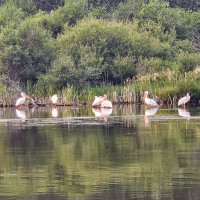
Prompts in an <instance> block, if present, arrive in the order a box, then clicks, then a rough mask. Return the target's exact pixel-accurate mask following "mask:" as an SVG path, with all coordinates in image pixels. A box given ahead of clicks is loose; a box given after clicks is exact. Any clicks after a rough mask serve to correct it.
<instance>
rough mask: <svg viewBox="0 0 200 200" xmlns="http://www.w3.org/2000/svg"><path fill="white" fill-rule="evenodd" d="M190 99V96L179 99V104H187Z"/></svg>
mask: <svg viewBox="0 0 200 200" xmlns="http://www.w3.org/2000/svg"><path fill="white" fill-rule="evenodd" d="M189 100H190V96H185V97H183V98H181V99H180V100H179V101H178V106H180V105H182V104H186V103H187V102H188V101H189Z"/></svg>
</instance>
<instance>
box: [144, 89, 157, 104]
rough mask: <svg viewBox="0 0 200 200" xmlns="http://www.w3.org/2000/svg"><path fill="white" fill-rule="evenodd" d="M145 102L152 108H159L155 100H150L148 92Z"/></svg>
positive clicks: (145, 93)
mask: <svg viewBox="0 0 200 200" xmlns="http://www.w3.org/2000/svg"><path fill="white" fill-rule="evenodd" d="M144 101H145V103H146V104H147V105H148V106H150V107H157V106H158V104H157V103H156V102H155V101H154V100H153V99H149V98H148V91H145V92H144Z"/></svg>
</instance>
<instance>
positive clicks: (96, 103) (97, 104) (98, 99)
mask: <svg viewBox="0 0 200 200" xmlns="http://www.w3.org/2000/svg"><path fill="white" fill-rule="evenodd" d="M104 100H105V99H104V97H102V96H99V97H97V96H95V100H94V101H93V103H92V107H100V105H101V103H102V102H103V101H104Z"/></svg>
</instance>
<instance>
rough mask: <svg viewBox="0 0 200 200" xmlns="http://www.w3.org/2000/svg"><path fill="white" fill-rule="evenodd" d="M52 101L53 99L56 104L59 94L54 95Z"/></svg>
mask: <svg viewBox="0 0 200 200" xmlns="http://www.w3.org/2000/svg"><path fill="white" fill-rule="evenodd" d="M51 101H52V103H54V104H56V103H57V101H58V96H57V95H56V94H55V95H53V96H52V97H51Z"/></svg>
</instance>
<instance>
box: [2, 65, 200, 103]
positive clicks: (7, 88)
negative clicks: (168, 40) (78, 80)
mask: <svg viewBox="0 0 200 200" xmlns="http://www.w3.org/2000/svg"><path fill="white" fill-rule="evenodd" d="M22 90H23V91H25V92H26V93H27V94H28V95H29V96H30V97H31V98H32V99H34V100H35V101H36V102H38V103H39V104H44V105H45V104H50V97H51V95H53V94H54V93H57V94H58V96H59V104H60V105H91V104H92V102H93V100H94V97H95V96H101V95H104V94H107V96H108V99H109V100H110V101H111V102H113V103H114V104H120V103H142V102H143V93H144V91H146V90H148V91H149V96H150V98H154V99H156V100H159V101H160V102H162V103H164V104H176V102H177V101H178V99H179V98H180V97H182V96H185V95H186V93H187V92H189V93H190V96H191V101H190V102H191V103H194V104H198V103H199V100H200V67H197V68H195V70H193V71H192V72H188V73H185V74H181V73H180V72H175V71H170V70H166V71H163V72H157V73H153V74H148V75H143V76H142V75H140V76H138V77H137V79H136V80H128V81H127V83H126V84H124V85H117V86H114V85H103V86H101V87H93V88H88V89H87V90H86V89H85V90H81V91H80V90H78V89H75V88H73V87H70V86H68V87H66V88H64V89H62V90H56V89H55V88H54V87H52V86H49V87H43V88H42V87H38V86H37V85H36V86H35V87H31V86H30V85H29V83H28V84H27V85H26V87H24V89H22ZM44 94H46V95H44ZM19 97H20V92H19V91H17V90H16V88H13V86H11V85H6V84H4V83H3V82H1V83H0V106H12V105H14V104H15V102H16V99H17V98H19Z"/></svg>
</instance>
